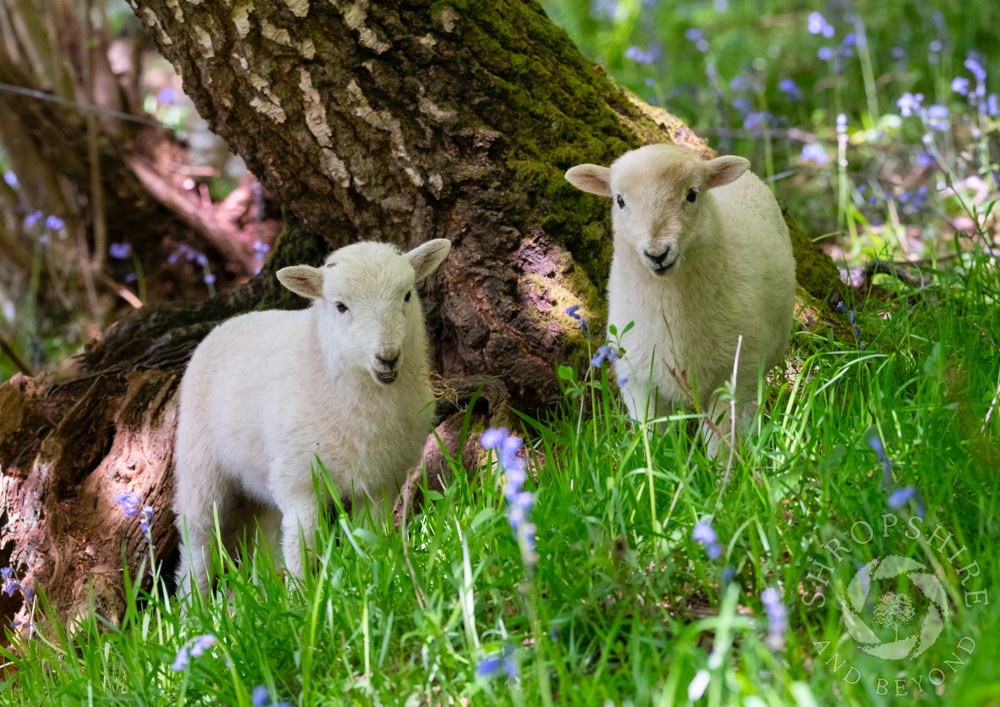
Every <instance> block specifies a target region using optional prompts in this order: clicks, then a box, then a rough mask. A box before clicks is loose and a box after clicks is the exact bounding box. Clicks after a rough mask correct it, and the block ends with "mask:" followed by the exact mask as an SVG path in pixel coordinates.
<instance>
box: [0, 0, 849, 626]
mask: <svg viewBox="0 0 1000 707" xmlns="http://www.w3.org/2000/svg"><path fill="white" fill-rule="evenodd" d="M130 3H131V4H132V6H133V8H134V9H135V11H136V13H137V14H138V15H139V17H140V18H141V19H142V21H143V22H144V23H145V25H146V27H147V29H148V31H149V33H150V35H151V36H152V37H153V39H154V40H155V41H156V42H157V43H158V45H159V47H160V49H161V51H162V52H163V53H164V54H165V55H166V56H167V57H168V58H169V59H170V61H171V62H173V63H174V65H175V66H176V67H178V69H179V70H180V72H181V74H182V76H183V78H184V87H185V91H186V92H187V93H188V94H189V95H190V96H191V97H192V98H193V100H194V101H195V104H196V105H197V107H198V110H199V112H200V113H201V114H202V116H204V117H205V118H206V119H207V120H208V121H209V123H210V124H211V125H212V127H213V129H214V130H215V131H216V132H218V133H219V134H220V135H221V136H222V137H223V138H225V139H226V140H227V141H228V142H229V144H230V146H231V147H232V149H233V150H234V151H235V152H237V153H238V154H240V155H242V156H243V157H244V158H245V159H246V161H247V164H248V166H249V167H250V169H251V170H252V171H253V172H254V173H255V174H257V175H258V176H259V177H260V178H261V180H262V182H263V183H264V184H265V185H266V187H267V188H268V190H269V191H270V192H271V193H272V194H274V195H275V197H276V198H277V199H278V200H279V201H280V202H282V203H283V204H284V205H285V206H286V207H287V209H288V211H289V212H290V214H292V215H293V216H294V219H295V220H296V221H297V223H298V224H300V225H301V227H294V228H292V229H291V230H290V231H288V232H286V233H285V234H283V235H282V236H281V237H280V238H279V240H278V243H277V246H276V248H275V251H274V254H273V257H272V261H271V262H270V263H269V265H268V267H267V268H266V269H265V270H264V271H263V273H262V274H261V276H259V277H258V278H256V279H255V280H253V281H252V282H251V283H250V284H249V285H248V286H246V287H245V288H243V289H241V290H238V291H236V292H234V293H232V294H230V295H228V296H224V297H219V298H216V299H214V300H210V301H208V302H205V303H202V304H200V305H194V306H181V305H173V306H169V307H161V308H157V309H152V310H149V311H139V312H137V313H135V314H134V315H133V316H131V317H129V318H128V319H126V320H124V321H122V322H119V323H118V324H117V325H115V326H113V327H111V328H110V329H109V330H108V331H107V332H106V333H105V335H104V337H103V338H102V340H100V341H98V342H95V343H94V344H93V345H92V346H91V347H90V348H89V350H88V352H87V353H86V354H85V355H84V357H83V359H82V363H81V368H82V371H81V376H80V377H79V378H76V379H74V380H73V381H69V382H66V383H59V384H52V385H51V386H48V387H46V385H45V384H43V383H42V382H39V381H32V380H28V379H21V380H19V381H16V382H12V383H11V384H9V385H7V386H4V387H3V388H0V412H2V414H3V417H2V418H0V419H2V420H3V423H2V424H0V463H2V465H3V473H4V477H3V479H2V483H3V484H4V485H3V486H2V487H0V496H2V497H0V501H2V503H3V508H4V509H6V512H7V514H8V522H7V523H6V526H5V527H4V529H3V531H2V535H0V563H4V562H3V561H4V560H8V558H9V560H8V561H7V562H5V563H4V564H11V565H13V566H15V567H17V568H18V571H19V576H20V574H25V575H26V576H27V578H28V581H29V582H31V581H33V582H35V583H36V584H38V585H41V586H44V587H45V588H46V589H47V591H48V594H49V597H50V599H53V600H54V604H55V605H56V606H57V607H58V608H59V609H61V610H63V611H71V610H73V607H75V606H80V605H81V603H82V602H83V601H84V600H85V598H86V593H85V589H84V588H85V587H86V581H85V578H86V576H87V575H88V573H92V572H94V571H95V570H94V567H95V566H97V567H104V568H108V567H110V568H116V567H118V566H120V561H121V556H120V549H119V548H120V542H121V540H122V539H123V538H124V539H126V540H127V541H128V543H129V544H128V557H129V559H130V562H132V563H136V564H137V563H138V559H139V558H141V557H142V556H143V555H144V553H145V546H144V542H143V537H142V535H141V532H139V530H138V524H137V523H135V522H134V520H135V519H133V521H130V522H128V523H126V524H123V521H122V520H121V519H120V513H118V512H117V511H116V509H115V508H114V506H113V501H112V498H113V497H114V495H115V494H117V493H120V492H122V491H125V490H132V491H134V492H136V493H138V494H140V495H142V496H143V499H144V501H145V502H146V503H150V504H151V505H154V506H155V507H156V514H155V516H154V532H153V542H154V544H155V545H156V552H157V555H158V556H160V557H161V558H163V557H165V556H166V554H165V553H167V552H168V551H169V550H170V548H172V547H173V546H174V544H175V543H176V538H175V537H174V533H173V529H172V528H173V526H172V521H173V519H172V517H171V513H170V512H169V510H168V508H169V499H170V494H171V483H170V474H169V468H170V464H171V455H170V440H171V438H172V434H173V426H174V418H175V405H174V400H173V398H174V393H175V391H176V387H177V382H178V380H179V377H180V375H181V373H182V370H183V365H184V363H185V361H186V360H187V357H188V356H189V355H190V353H191V350H192V349H193V347H194V346H195V345H196V344H197V342H198V341H199V340H200V339H201V337H202V336H204V335H205V334H206V333H207V332H208V331H209V330H210V329H211V327H212V326H213V325H214V324H216V323H217V322H218V321H221V320H222V319H224V318H226V317H228V316H231V315H233V314H236V313H238V312H241V311H246V310H249V309H252V308H254V307H261V306H268V307H270V306H302V304H304V303H295V302H294V301H293V298H292V297H290V296H289V295H288V294H287V293H283V292H281V291H280V288H279V287H277V285H276V284H275V283H274V280H273V272H274V270H275V268H277V267H280V266H282V265H285V264H289V263H293V262H313V263H314V262H317V261H318V260H320V259H321V258H322V256H323V254H324V253H325V252H326V251H328V250H330V249H332V248H334V247H337V246H340V245H343V244H346V243H349V242H352V241H356V240H359V239H376V240H382V241H390V242H393V243H397V244H399V245H400V246H402V247H406V248H409V247H412V246H414V245H416V244H418V243H422V242H424V241H426V240H428V239H431V238H438V237H444V238H449V239H451V240H452V242H453V244H454V247H453V250H452V254H451V255H450V257H449V258H448V259H447V260H446V261H445V264H444V266H443V267H442V269H441V271H440V272H439V274H438V275H436V276H435V277H434V278H432V280H431V281H430V282H429V283H427V285H426V287H425V292H424V293H423V297H424V300H425V302H426V303H427V315H428V327H429V330H430V332H431V334H432V335H431V340H432V342H433V362H434V365H435V368H436V369H437V370H438V372H440V373H441V375H442V376H443V377H444V379H445V381H446V382H448V383H449V384H451V387H453V388H456V389H458V390H459V391H460V393H459V395H458V398H459V402H461V400H462V399H465V398H467V396H465V395H463V394H462V392H463V391H464V392H467V391H468V390H469V389H470V388H471V387H472V386H470V385H469V384H468V381H469V380H472V381H475V382H481V381H483V380H490V377H495V378H498V379H500V380H502V382H503V384H504V386H505V388H506V390H502V388H503V387H504V386H500V388H501V390H500V391H499V392H498V391H497V386H496V384H495V379H494V382H493V384H492V385H491V387H490V390H491V391H492V393H493V394H492V400H493V401H496V400H501V399H503V398H504V397H505V396H509V402H510V404H511V405H512V406H513V407H515V408H518V409H520V410H524V411H527V412H530V413H539V412H541V411H544V410H545V409H546V407H547V406H548V405H549V404H551V403H552V402H553V400H554V399H555V398H556V397H557V395H558V385H557V383H556V380H555V375H554V366H555V364H556V363H557V362H559V361H572V360H574V359H577V358H579V355H580V353H581V352H582V351H585V350H586V344H587V342H586V340H585V339H584V337H583V334H582V333H581V331H580V329H579V327H578V326H577V325H576V322H575V321H574V320H572V319H570V318H569V317H568V316H566V314H565V309H566V307H568V306H569V305H572V304H576V303H581V304H582V305H583V312H584V313H585V315H586V316H587V317H588V318H589V319H590V320H591V327H590V328H591V331H594V332H596V331H600V326H601V323H602V320H603V317H604V311H605V305H604V302H603V290H604V282H605V279H606V276H607V268H608V263H609V259H610V254H611V238H610V228H609V219H608V214H607V212H608V208H607V204H605V203H603V202H601V201H599V200H597V199H594V198H593V197H590V196H587V195H584V194H582V193H580V192H578V191H577V190H575V189H574V188H572V187H570V186H569V185H568V184H567V183H566V182H565V181H564V179H563V176H562V175H563V172H564V171H565V170H566V169H567V168H568V167H570V166H572V165H574V164H577V163H580V162H603V163H607V162H609V161H611V160H612V159H614V158H615V157H616V156H617V155H619V154H621V153H622V152H624V151H626V150H628V149H630V148H633V147H636V146H638V145H640V144H642V143H646V142H658V141H672V142H679V143H683V144H687V145H689V146H692V147H695V148H697V149H700V150H702V151H703V152H704V153H705V154H706V155H707V154H709V153H710V150H709V149H708V148H707V147H706V146H705V145H704V143H703V142H702V141H701V140H699V139H698V138H697V137H696V136H695V135H694V134H693V133H692V132H691V131H690V130H689V129H688V128H686V127H685V126H684V125H683V124H682V123H681V122H680V121H678V120H677V119H676V118H674V117H672V116H670V115H669V114H667V113H666V112H664V111H662V110H659V109H656V108H652V107H650V106H647V105H645V104H643V103H642V102H641V101H638V100H637V99H636V98H635V97H633V96H632V95H631V94H629V93H628V92H626V91H625V90H623V89H622V88H621V87H619V86H617V85H616V84H615V83H614V82H613V81H612V80H611V79H610V78H608V77H607V75H606V74H605V73H604V72H603V70H602V69H600V68H599V67H596V66H594V65H593V64H591V63H589V62H587V61H586V60H585V59H583V58H582V57H581V55H580V54H579V52H578V51H577V50H576V49H575V47H574V46H573V45H572V43H571V42H570V40H569V39H568V37H567V36H566V35H565V34H564V33H563V32H562V30H560V29H558V28H556V27H555V26H554V25H553V24H552V23H551V22H550V21H549V20H548V19H547V18H546V16H545V14H544V12H543V11H542V9H541V7H540V6H539V5H538V4H537V2H534V1H533V0H512V1H511V2H504V3H494V2H485V1H482V0H456V1H455V2H434V3H431V2H414V1H411V2H403V1H401V0H396V1H393V2H380V3H371V2H368V1H367V0H357V1H355V2H341V1H338V0H329V1H324V2H319V1H318V0H313V1H312V2H310V0H284V1H283V2H265V1H264V0H235V2H233V1H232V0H229V1H227V0H202V1H201V2H177V0H130ZM317 234H318V235H317ZM800 240H802V241H804V242H806V243H807V242H808V241H807V240H805V239H804V238H803V239H800ZM828 267H829V268H832V265H828ZM833 277H834V281H835V278H836V270H835V269H834V270H833ZM834 286H835V285H834V284H833V282H827V283H826V284H825V285H820V286H819V287H820V289H819V290H816V291H814V294H816V296H818V297H821V298H822V297H825V296H826V295H827V294H828V293H829V290H830V289H831V288H832V287H834ZM597 343H601V342H597ZM484 376H485V377H486V378H485V379H484ZM463 382H465V383H464V384H463ZM445 428H447V429H450V430H451V431H452V432H454V429H455V428H454V426H453V425H452V427H450V428H448V427H447V421H446V422H445ZM443 429H444V428H443ZM39 510H41V511H42V512H41V513H39ZM15 514H17V516H16V518H15ZM84 516H86V518H87V519H88V521H87V524H84V523H83V522H81V521H79V520H77V519H80V518H82V517H84ZM68 538H71V539H72V542H67V539H68ZM88 548H89V550H88ZM134 566H135V565H133V567H134ZM105 574H106V573H105ZM102 576H104V575H102ZM102 586H104V587H105V590H104V591H105V592H110V591H111V590H110V589H108V587H109V586H110V587H111V588H112V589H115V591H120V584H115V583H114V582H105V583H104V584H102ZM103 605H107V606H114V605H115V604H114V601H113V600H111V599H105V600H104V603H103ZM0 608H3V609H4V610H7V608H6V607H4V606H0ZM15 608H17V607H15Z"/></svg>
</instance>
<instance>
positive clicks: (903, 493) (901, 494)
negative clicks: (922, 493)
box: [889, 486, 917, 510]
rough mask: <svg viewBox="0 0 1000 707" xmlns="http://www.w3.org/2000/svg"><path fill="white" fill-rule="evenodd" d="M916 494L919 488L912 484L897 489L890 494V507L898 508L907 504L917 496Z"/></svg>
mask: <svg viewBox="0 0 1000 707" xmlns="http://www.w3.org/2000/svg"><path fill="white" fill-rule="evenodd" d="M916 495H917V490H916V489H915V488H914V487H912V486H906V487H904V488H901V489H896V490H895V491H893V492H892V493H891V494H889V508H892V509H893V510H898V509H900V508H902V507H903V506H904V505H906V504H907V502H909V501H910V500H911V499H913V498H915V497H916Z"/></svg>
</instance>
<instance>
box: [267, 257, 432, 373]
mask: <svg viewBox="0 0 1000 707" xmlns="http://www.w3.org/2000/svg"><path fill="white" fill-rule="evenodd" d="M450 249H451V242H450V241H448V240H445V239H443V238H439V239H435V240H432V241H428V242H427V243H424V244H423V245H421V246H418V247H416V248H414V249H413V250H411V251H409V252H408V253H400V252H399V250H398V249H397V248H396V247H395V246H393V245H389V244H387V243H375V242H371V241H364V242H361V243H355V244H353V245H349V246H346V247H344V248H341V249H339V250H336V251H334V252H333V253H331V254H330V255H329V256H328V257H327V259H326V261H325V262H324V264H323V265H322V266H321V267H319V268H313V267H310V266H308V265H295V266H292V267H288V268H282V269H281V270H279V271H278V279H279V280H280V281H281V283H282V284H283V285H284V286H285V287H287V288H288V289H290V290H292V291H293V292H295V293H297V294H300V295H302V296H304V297H310V298H312V299H315V300H318V302H317V305H316V306H317V307H319V309H320V317H319V322H320V326H321V327H322V328H323V336H324V338H326V339H327V340H329V341H334V342H336V347H335V348H336V357H337V363H338V365H339V366H341V367H343V368H345V369H350V370H362V371H367V372H368V373H369V374H370V375H371V376H372V378H373V379H374V380H375V381H376V382H378V383H381V384H385V385H388V384H390V383H393V382H394V381H395V380H396V378H397V376H398V374H399V369H400V365H401V363H402V362H403V360H404V358H405V357H406V355H407V340H408V338H409V337H411V336H412V335H413V334H414V333H415V332H419V331H420V327H423V326H424V322H423V311H422V310H421V307H420V299H419V297H418V296H417V293H416V291H415V289H414V287H415V285H416V283H417V282H419V281H420V280H422V279H423V278H425V277H427V276H428V275H430V274H431V273H432V272H434V271H435V270H436V269H437V268H438V266H439V265H440V264H441V262H442V261H443V260H444V258H445V256H447V255H448V252H449V250H450Z"/></svg>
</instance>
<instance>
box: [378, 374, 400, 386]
mask: <svg viewBox="0 0 1000 707" xmlns="http://www.w3.org/2000/svg"><path fill="white" fill-rule="evenodd" d="M374 374H375V380H377V381H378V382H379V383H385V384H386V385H389V384H390V383H393V382H395V380H396V376H397V375H398V371H374Z"/></svg>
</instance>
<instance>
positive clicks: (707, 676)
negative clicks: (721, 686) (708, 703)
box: [688, 668, 712, 702]
mask: <svg viewBox="0 0 1000 707" xmlns="http://www.w3.org/2000/svg"><path fill="white" fill-rule="evenodd" d="M711 680H712V674H711V673H709V672H708V671H707V670H705V669H704V668H702V669H701V670H699V671H698V672H697V673H695V674H694V678H693V679H692V680H691V682H690V683H689V684H688V700H690V701H691V702H697V701H698V700H700V699H701V696H702V695H704V694H705V690H707V689H708V683H709V682H711Z"/></svg>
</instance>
